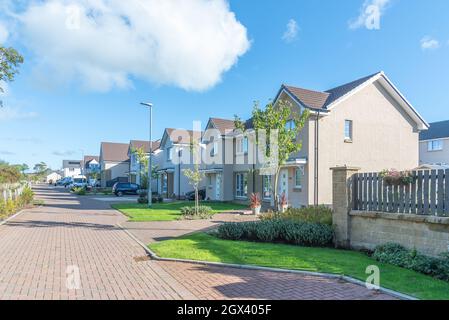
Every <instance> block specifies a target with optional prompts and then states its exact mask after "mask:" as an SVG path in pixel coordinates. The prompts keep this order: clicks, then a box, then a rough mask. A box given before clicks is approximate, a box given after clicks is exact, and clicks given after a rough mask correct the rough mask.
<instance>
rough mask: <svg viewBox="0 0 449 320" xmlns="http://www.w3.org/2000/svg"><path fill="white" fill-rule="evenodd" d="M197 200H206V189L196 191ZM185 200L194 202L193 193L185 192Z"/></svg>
mask: <svg viewBox="0 0 449 320" xmlns="http://www.w3.org/2000/svg"><path fill="white" fill-rule="evenodd" d="M198 198H199V200H204V199H206V189H201V190H198ZM186 199H187V200H189V201H193V200H195V191H190V192H187V193H186Z"/></svg>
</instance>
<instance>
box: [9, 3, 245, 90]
mask: <svg viewBox="0 0 449 320" xmlns="http://www.w3.org/2000/svg"><path fill="white" fill-rule="evenodd" d="M73 3H76V5H74V4H73ZM15 16H16V17H17V18H16V20H17V21H18V22H19V23H18V25H17V29H18V30H17V33H18V35H20V39H21V40H22V41H23V44H24V45H26V46H28V48H29V49H31V51H33V52H34V53H35V63H36V64H38V69H37V70H35V71H36V73H37V74H41V75H42V74H45V75H46V76H47V77H49V76H51V77H52V79H51V80H52V81H53V82H55V83H61V82H69V81H73V82H76V83H80V84H81V85H82V86H84V87H85V88H86V89H88V90H93V91H108V90H111V89H112V88H114V87H118V88H128V87H130V86H132V79H133V78H139V79H144V80H146V81H150V82H153V83H156V84H163V85H174V86H177V87H181V88H183V89H186V90H198V91H201V90H206V89H208V88H211V87H213V86H214V85H216V84H217V83H218V82H220V80H221V77H222V75H223V73H224V72H226V71H228V70H229V69H230V68H231V67H232V66H233V65H235V64H236V63H237V61H238V58H239V57H240V56H242V55H243V54H245V52H246V51H247V50H249V47H250V42H249V40H248V37H247V31H246V28H245V27H244V26H243V25H242V24H241V23H240V22H239V21H238V20H237V19H236V16H235V14H234V13H233V12H232V11H230V8H229V5H228V2H227V0H215V1H209V0H183V1H178V0H164V1H160V0H130V1H122V0H79V1H77V2H73V1H71V0H47V1H40V2H33V3H32V4H30V5H28V7H27V8H26V9H25V10H23V11H21V12H20V13H19V12H17V13H16V15H15ZM43 17H45V18H43Z"/></svg>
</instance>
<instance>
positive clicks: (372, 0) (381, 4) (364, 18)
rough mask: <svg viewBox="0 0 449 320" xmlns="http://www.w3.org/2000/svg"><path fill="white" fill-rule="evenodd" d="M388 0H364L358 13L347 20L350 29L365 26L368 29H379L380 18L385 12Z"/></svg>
mask: <svg viewBox="0 0 449 320" xmlns="http://www.w3.org/2000/svg"><path fill="white" fill-rule="evenodd" d="M389 3H390V0H365V2H364V3H363V6H362V8H361V9H360V15H359V16H358V17H357V18H355V19H352V20H350V21H349V28H350V29H358V28H361V27H366V28H367V29H369V30H378V29H380V18H381V17H382V15H383V14H384V13H385V10H386V8H387V5H388V4H389Z"/></svg>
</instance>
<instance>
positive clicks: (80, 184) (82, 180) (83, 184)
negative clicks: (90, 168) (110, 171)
mask: <svg viewBox="0 0 449 320" xmlns="http://www.w3.org/2000/svg"><path fill="white" fill-rule="evenodd" d="M75 188H87V178H86V177H85V176H75V177H73V181H72V183H71V184H70V189H75Z"/></svg>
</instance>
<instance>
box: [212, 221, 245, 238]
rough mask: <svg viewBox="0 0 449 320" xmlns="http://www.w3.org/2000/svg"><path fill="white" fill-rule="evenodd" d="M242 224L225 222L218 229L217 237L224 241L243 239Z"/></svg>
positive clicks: (243, 229)
mask: <svg viewBox="0 0 449 320" xmlns="http://www.w3.org/2000/svg"><path fill="white" fill-rule="evenodd" d="M244 231H245V228H244V223H232V222H227V223H224V224H222V225H220V226H219V227H218V237H219V238H221V239H225V240H240V239H243V238H244V237H243V235H244V233H245V232H244Z"/></svg>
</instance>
